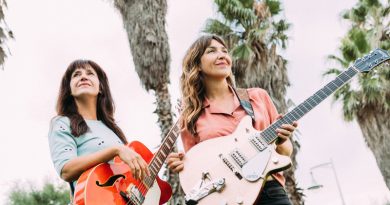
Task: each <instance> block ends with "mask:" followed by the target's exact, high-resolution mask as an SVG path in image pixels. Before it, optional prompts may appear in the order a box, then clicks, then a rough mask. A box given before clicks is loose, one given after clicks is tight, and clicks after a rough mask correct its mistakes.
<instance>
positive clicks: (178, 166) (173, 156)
mask: <svg viewBox="0 0 390 205" xmlns="http://www.w3.org/2000/svg"><path fill="white" fill-rule="evenodd" d="M183 157H184V153H183V152H179V153H175V152H172V153H170V154H169V155H168V157H167V164H168V168H169V169H170V170H171V171H173V172H177V173H178V172H180V171H181V170H183V168H184V163H183Z"/></svg>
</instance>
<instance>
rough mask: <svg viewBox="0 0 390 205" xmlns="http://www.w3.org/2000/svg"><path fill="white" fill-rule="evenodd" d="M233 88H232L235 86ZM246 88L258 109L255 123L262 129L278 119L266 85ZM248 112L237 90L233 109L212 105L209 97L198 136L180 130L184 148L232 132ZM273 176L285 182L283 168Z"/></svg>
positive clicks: (205, 103)
mask: <svg viewBox="0 0 390 205" xmlns="http://www.w3.org/2000/svg"><path fill="white" fill-rule="evenodd" d="M230 89H231V90H232V88H230ZM247 91H248V95H249V100H250V103H251V104H252V107H253V110H254V113H255V121H254V123H253V127H254V128H255V129H257V130H259V131H261V130H263V129H265V128H267V127H268V126H269V125H270V124H271V123H272V122H274V121H275V120H276V118H277V117H278V112H277V110H276V108H275V105H274V104H273V102H272V100H271V98H270V96H269V95H268V93H267V92H266V91H265V90H264V89H261V88H249V89H247ZM232 92H233V90H232ZM233 93H234V92H233ZM246 115H247V113H246V112H245V110H244V108H242V106H241V105H240V102H239V100H238V98H237V96H236V95H235V93H234V110H233V112H231V113H229V112H228V111H227V110H224V108H223V107H218V106H216V105H213V102H210V101H209V100H208V99H207V98H206V99H205V101H204V102H203V110H202V114H201V115H200V116H199V118H198V120H197V122H196V131H197V136H195V137H194V136H193V135H192V134H191V133H190V132H189V131H188V130H183V131H182V132H181V138H182V141H183V146H184V150H185V151H186V152H187V151H188V150H190V149H191V148H192V147H193V146H195V145H196V144H198V143H200V142H202V141H205V140H208V139H212V138H216V137H222V136H227V135H230V134H231V133H233V132H234V130H235V129H236V128H237V126H238V124H239V123H240V121H241V119H242V118H243V117H244V116H246ZM272 176H273V177H274V178H275V179H276V180H277V181H278V182H279V183H280V184H282V185H283V186H284V184H285V178H284V177H283V175H282V174H281V173H280V172H279V173H275V174H273V175H272Z"/></svg>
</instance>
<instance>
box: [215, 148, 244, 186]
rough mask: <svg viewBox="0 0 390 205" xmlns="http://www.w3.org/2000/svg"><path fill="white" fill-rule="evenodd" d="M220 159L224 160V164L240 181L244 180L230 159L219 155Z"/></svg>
mask: <svg viewBox="0 0 390 205" xmlns="http://www.w3.org/2000/svg"><path fill="white" fill-rule="evenodd" d="M219 158H221V159H222V162H223V163H224V164H225V165H226V166H227V167H228V168H229V169H230V170H231V171H232V172H233V174H234V175H236V177H237V178H238V179H239V180H241V179H242V175H241V173H240V172H239V171H237V169H236V168H235V167H234V166H233V165H232V163H230V161H229V159H227V158H226V157H224V156H223V155H222V154H219Z"/></svg>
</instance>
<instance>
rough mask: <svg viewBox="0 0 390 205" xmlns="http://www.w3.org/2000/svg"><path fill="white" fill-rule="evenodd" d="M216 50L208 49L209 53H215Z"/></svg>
mask: <svg viewBox="0 0 390 205" xmlns="http://www.w3.org/2000/svg"><path fill="white" fill-rule="evenodd" d="M214 51H215V50H208V51H207V53H213V52H214Z"/></svg>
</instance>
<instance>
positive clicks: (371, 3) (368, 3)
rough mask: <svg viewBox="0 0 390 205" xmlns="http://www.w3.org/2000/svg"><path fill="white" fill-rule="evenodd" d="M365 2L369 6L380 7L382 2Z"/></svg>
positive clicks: (376, 0) (372, 0) (374, 0)
mask: <svg viewBox="0 0 390 205" xmlns="http://www.w3.org/2000/svg"><path fill="white" fill-rule="evenodd" d="M363 4H364V5H365V6H367V7H379V6H381V3H380V2H379V0H363Z"/></svg>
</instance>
